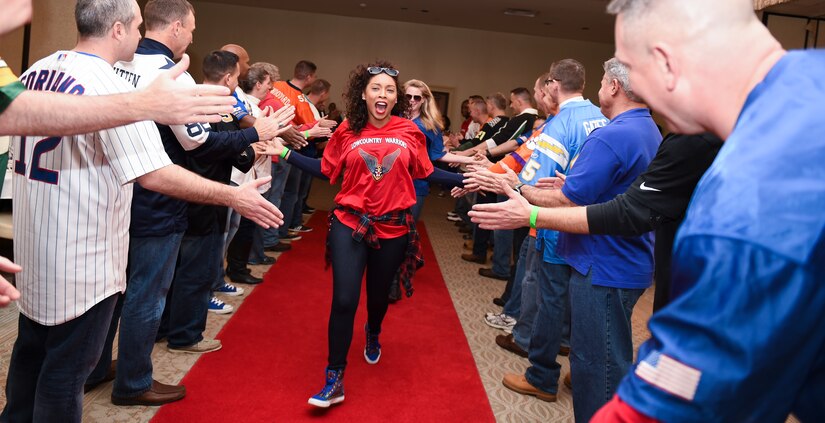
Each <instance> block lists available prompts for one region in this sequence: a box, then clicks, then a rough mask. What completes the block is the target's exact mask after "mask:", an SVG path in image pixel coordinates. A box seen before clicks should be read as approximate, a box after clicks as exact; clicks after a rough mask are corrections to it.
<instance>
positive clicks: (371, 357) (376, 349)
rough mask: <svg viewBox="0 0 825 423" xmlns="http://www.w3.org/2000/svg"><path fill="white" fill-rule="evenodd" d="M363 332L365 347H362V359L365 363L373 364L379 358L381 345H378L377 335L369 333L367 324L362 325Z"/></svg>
mask: <svg viewBox="0 0 825 423" xmlns="http://www.w3.org/2000/svg"><path fill="white" fill-rule="evenodd" d="M364 332H366V333H367V345H366V346H365V347H364V358H365V359H367V363H369V364H375V363H377V362H378V360H379V359H380V358H381V344H379V343H378V334H380V333H381V331H378V333H371V332H370V329H369V324H366V325H364Z"/></svg>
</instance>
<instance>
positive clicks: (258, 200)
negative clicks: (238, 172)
mask: <svg viewBox="0 0 825 423" xmlns="http://www.w3.org/2000/svg"><path fill="white" fill-rule="evenodd" d="M271 179H272V177H271V176H266V177H263V178H259V179H255V180H254V181H249V182H247V183H244V184H242V185H240V186H238V187H237V188H236V189H235V191H234V197H233V198H232V204H231V207H232V208H233V209H235V211H237V212H238V213H240V214H241V216H243V217H245V218H247V219H249V220H251V221H253V222H255V223H257V224H258V225H260V226H261V227H263V228H264V229H267V228H277V227H279V226H281V225H283V224H284V215H283V213H281V211H280V210H278V208H277V207H275V205H274V204H272V203H270V202H269V201H267V200H266V199H265V198H264V197H262V196H261V194H260V193H259V192H258V187H259V186H261V185H263V184H265V183H267V182H269V181H270V180H271Z"/></svg>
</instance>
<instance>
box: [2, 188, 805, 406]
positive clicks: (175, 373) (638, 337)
mask: <svg viewBox="0 0 825 423" xmlns="http://www.w3.org/2000/svg"><path fill="white" fill-rule="evenodd" d="M435 191H436V192H437V191H438V190H437V189H435ZM333 195H334V190H333V189H332V188H331V187H330V186H329V185H328V184H326V183H323V182H321V181H315V183H314V186H313V192H312V195H311V198H310V201H309V203H310V204H312V205H313V206H314V207H317V208H318V209H328V208H329V207H331V206H332V197H333ZM452 205H453V200H451V199H450V198H448V197H445V198H440V197H438V196H437V195H435V194H433V195H430V196H429V197H428V199H427V203H426V205H425V208H424V213H423V215H422V219H423V220H424V221H425V222H426V224H427V228H428V230H429V234H430V239H431V241H432V243H433V248H434V250H435V254H436V256H437V257H438V264H439V266H440V267H441V269H442V272H443V276H444V279H445V281H446V283H447V287H448V289H449V291H450V295H451V297H452V300H453V304H454V306H455V308H456V310H457V312H458V315H459V317H460V319H461V324H462V327H463V328H464V333H465V335H466V336H467V339H468V341H469V343H470V348H471V349H472V353H473V356H474V358H475V361H476V365H477V368H478V372H479V374H480V375H481V379H482V382H483V384H484V387H485V389H486V391H487V395H488V396H489V399H490V404H491V406H492V408H493V412H494V414H495V416H496V419H497V421H499V422H530V421H542V422H572V421H573V406H572V398H571V392H570V390H569V389H567V388H566V387H565V386H563V385H561V384H560V388H559V393H558V401H557V402H555V403H547V402H544V401H540V400H538V399H536V398H533V397H527V396H523V395H519V394H516V393H514V392H512V391H510V390H508V389H506V388H504V386H502V384H501V379H502V377H503V375H504V373H507V372H514V373H521V372H523V371H524V370H525V369H526V367H527V366H528V364H529V363H528V361H527V359H524V358H521V357H518V356H515V355H514V354H512V353H510V352H507V351H504V350H503V349H501V348H499V347H498V346H497V345H496V344H495V342H494V339H495V336H496V335H498V334H500V333H502V332H500V331H498V330H496V329H493V328H491V327H489V326H487V325H486V324H484V322H483V321H482V317H483V316H484V313H486V312H488V311H496V312H498V311H500V309H499V307H496V306H495V305H493V304H492V303H491V302H490V301H491V299H492V298H494V297H496V296H498V295H499V294H500V293H501V292H502V290H503V289H504V284H505V282H503V281H498V280H493V279H488V278H483V277H481V276H479V275H478V273H477V270H478V268H479V267H480V266H479V265H476V264H472V263H469V262H466V261H463V260H461V258H460V255H461V253H462V252H463V249H462V248H463V247H462V244H463V242H464V241H463V240H462V238H461V236H460V234H459V233H458V231H457V230H456V228H455V226H454V225H453V223H452V222H449V221H447V220H446V219H445V215H446V213H447V211H449V210H451V209H452ZM316 230H323V228H316ZM297 242H301V241H297ZM252 269H253V274H255V275H257V276H260V275H262V274H263V273H264V272H265V271H267V270H268V267H267V266H252ZM243 287H244V289H245V290H246V291H247V294H246V295H248V293H249V292H251V291H252V290H253V289H254V287H251V286H248V285H244V286H243ZM246 295H244V296H241V297H224V298H222V299H223V300H224V301H226V302H227V303H229V304H232V305H233V306H235V308H236V309H237V308H238V307H240V306H242V303H243V299H244V298H245V297H246ZM652 303H653V290H652V289H649V290H648V291H647V292H645V294H644V295H643V296H642V297H641V299H640V300H639V302H638V303H637V305H636V308H635V309H634V312H633V337H634V344H635V345H636V346H638V345H639V344H640V343H641V342H642V341H643V340H644V339H646V338H647V336H648V332H647V330H646V327H645V324H646V322H647V320H648V318H649V317H650V312H651V309H652ZM390 312H392V309H390ZM230 318H232V314H228V315H221V316H218V315H214V314H210V315H209V319H208V323H207V330H206V334H205V336H206V337H214V336H215V335H216V334H217V333H218V331H219V330H220V329H221V328H222V327H223V325H224V324H225V323H226V322H227V321H228V320H229V319H230ZM16 335H17V308H16V307H9V308H6V309H0V380H2V381H5V378H6V374H7V371H8V361H9V357H10V355H11V348H12V345H13V343H14V339H15V337H16ZM319 341H320V340H319ZM115 348H117V346H115ZM152 358H153V363H154V365H155V373H154V374H155V379H157V380H159V381H161V382H164V383H178V382H179V381H180V380H181V379H182V378H183V376H184V375H185V374H186V372H187V371H188V370H189V369H190V368H191V367H192V365H193V364H194V363H195V361H196V360H197V358H198V356H196V355H190V354H172V353H170V352H168V351H167V350H166V348H165V347H164V346H163V345H162V344H156V345H155V350H154V352H153V354H152ZM559 360H560V363H561V364H562V367H563V369H562V374H565V373H566V372H567V371H569V363H568V361H567V358H566V357H559ZM226 365H227V366H242V365H243V363H237V362H233V361H232V359H231V357H228V359H227V362H226ZM219 383H220V382H219V381H216V385H217V386H216V388H217V391H216V394H215V396H216V400H217V401H219V398H220V397H219V391H220V389H219ZM4 385H5V384H4ZM111 389H112V388H111V383H107V384H104V385H102V386H100V387H99V388H97V389H96V390H94V391H93V392H91V393H89V394H88V395H86V398H85V401H84V412H83V421H84V422H145V421H149V420H150V419H151V418H152V416H153V415H154V414H155V412H156V411H157V408H154V407H141V406H133V407H116V406H114V405H112V404H111V402H110V400H109V397H110V395H111ZM184 401H185V399H184ZM0 404H5V392H0ZM239 406H240V405H239ZM788 421H794V420H792V419H789V420H788Z"/></svg>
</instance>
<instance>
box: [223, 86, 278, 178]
mask: <svg viewBox="0 0 825 423" xmlns="http://www.w3.org/2000/svg"><path fill="white" fill-rule="evenodd" d="M235 93H236V94H237V96H238V98H239V99H241V101H243V102H244V106H246V107H247V109H246V111H247V112H249V114H250V115H252V117H254V118H256V119H257V118H258V117H259V116H261V109H260V108H259V107H258V103H260V102H261V100H260V99H258V98H257V97H255V96H253V95H248V94H246V93H244V92H243V90H241V88H240V87H237V88H236V89H235ZM269 175H272V159H271V158H270V157H269V156H257V157H256V158H255V163H253V164H252V168H251V169H249V172H246V173H243V172H241V171H240V170H238V169H236V168H234V167H233V168H232V182H234V183H236V184H238V185H241V184H244V183H246V182H249V181H254V180H255V179H258V178H263V177H266V176H269ZM271 186H272V182H267V183H265V184H263V185H261V186H259V187H258V192H260V193H261V194H263V193H265V192H267V191H269V188H270V187H271Z"/></svg>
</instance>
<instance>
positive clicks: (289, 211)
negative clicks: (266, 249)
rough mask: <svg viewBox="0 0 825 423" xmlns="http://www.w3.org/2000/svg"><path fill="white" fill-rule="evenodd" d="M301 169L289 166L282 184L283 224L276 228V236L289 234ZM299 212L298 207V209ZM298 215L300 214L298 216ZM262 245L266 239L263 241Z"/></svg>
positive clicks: (299, 184) (299, 185)
mask: <svg viewBox="0 0 825 423" xmlns="http://www.w3.org/2000/svg"><path fill="white" fill-rule="evenodd" d="M302 173H303V172H302V171H301V169H298V168H297V167H295V166H289V174H288V175H287V178H286V183H285V185H284V195H283V196H282V197H281V213H283V214H284V224H283V225H281V227H280V228H279V229H278V238H279V239H280V238H284V237H286V236H287V235H288V234H289V228H290V227H291V226H290V225H291V223H292V221H293V219H294V216H293V215H294V214H295V203H297V202H298V194H299V192H298V191H300V189H301V175H302ZM298 213H301V212H300V209H299V211H298ZM299 217H300V216H299ZM264 245H267V244H266V241H264Z"/></svg>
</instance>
